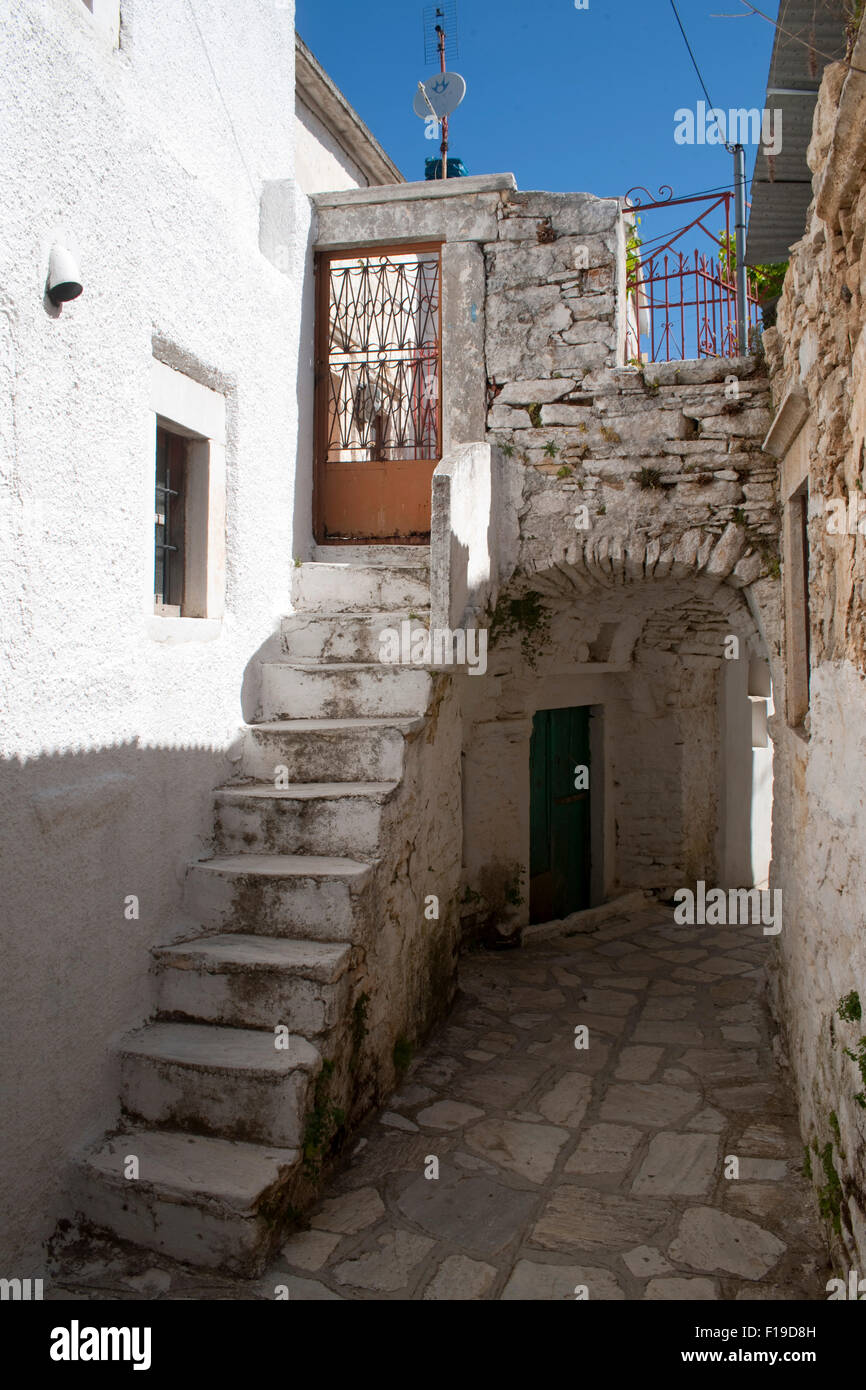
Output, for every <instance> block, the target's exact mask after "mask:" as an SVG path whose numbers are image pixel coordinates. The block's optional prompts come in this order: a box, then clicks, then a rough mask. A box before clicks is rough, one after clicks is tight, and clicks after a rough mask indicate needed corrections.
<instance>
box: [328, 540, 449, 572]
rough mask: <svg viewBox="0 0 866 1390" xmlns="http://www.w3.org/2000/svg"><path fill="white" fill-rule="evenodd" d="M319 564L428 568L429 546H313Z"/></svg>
mask: <svg viewBox="0 0 866 1390" xmlns="http://www.w3.org/2000/svg"><path fill="white" fill-rule="evenodd" d="M312 559H313V560H314V561H315V562H318V563H319V564H323V563H324V564H337V565H370V566H373V565H375V566H381V565H385V566H387V567H389V568H391V567H393V566H395V565H396V566H398V567H399V568H406V567H409V568H413V569H415V568H417V569H429V568H430V547H429V545H314V546H313V554H312Z"/></svg>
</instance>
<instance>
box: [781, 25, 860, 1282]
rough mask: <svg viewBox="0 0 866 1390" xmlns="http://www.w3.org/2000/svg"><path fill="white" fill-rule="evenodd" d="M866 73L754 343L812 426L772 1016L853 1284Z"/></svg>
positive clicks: (785, 756)
mask: <svg viewBox="0 0 866 1390" xmlns="http://www.w3.org/2000/svg"><path fill="white" fill-rule="evenodd" d="M864 57H866V40H864V36H863V34H862V33H861V35H860V38H859V39H858V42H857V46H856V48H855V52H854V55H853V63H854V69H852V71H850V72H847V74H846V69H845V68H844V67H843V66H842V65H841V64H835V65H833V66H831V67H829V68H828V69H827V70H826V72H825V75H824V79H823V83H822V87H821V91H820V95H819V99H818V103H817V106H816V112H815V121H814V126H813V135H812V142H811V145H810V147H809V152H808V159H809V165H810V168H811V169H812V171H813V189H814V191H815V195H816V197H815V200H814V201H813V203H812V206H811V208H810V211H809V214H808V218H807V225H806V231H805V235H804V236H803V238H802V239H801V240H800V241H799V242H798V243H796V245H795V246H794V247H793V248H792V255H791V261H790V267H789V270H788V274H787V276H786V279H785V284H784V290H783V294H782V297H781V300H780V302H779V306H778V313H777V322H776V326H775V328H774V329H771V330H769V331H768V332H766V333H765V335H764V339H765V344H766V351H767V358H768V362H769V366H770V375H771V382H772V388H773V397H774V402H775V404H776V406H777V408H778V407H779V406H781V403H782V402H783V400H784V399H785V397H786V394H787V393H788V392H789V391H792V390H793V391H794V392H799V393H801V394H802V396H803V397H804V398H805V405H806V407H807V410H808V419H807V421H806V423H805V424H804V425H803V436H804V438H805V441H806V448H807V451H808V486H809V522H808V530H809V546H808V549H809V558H808V583H809V608H810V616H811V625H810V626H811V631H810V642H811V682H810V709H809V713H808V715H807V717H806V724H805V727H804V728H802V729H800V730H798V731H795V730H793V729H791V728H789V727H788V725H787V723H786V722H785V720H784V719H783V718H782V717H777V719H776V720H775V721H774V723H775V727H774V728H773V730H772V734H773V739H774V742H775V748H776V786H777V791H776V803H775V804H776V814H775V818H774V834H773V870H772V872H773V881H774V884H775V886H778V887H780V888H781V889H782V892H783V895H784V908H785V928H784V930H783V932H782V934H781V936H780V938H779V958H778V971H777V975H776V978H775V981H774V999H775V1007H776V1010H777V1012H778V1015H779V1017H780V1018H781V1019H782V1020H783V1023H784V1027H785V1031H786V1035H787V1045H788V1053H789V1057H790V1062H791V1065H792V1067H793V1071H794V1076H795V1079H796V1085H797V1089H798V1092H799V1099H800V1106H801V1119H802V1127H803V1135H804V1140H805V1142H806V1144H807V1146H808V1167H809V1169H810V1170H811V1173H812V1177H813V1180H814V1183H815V1186H816V1188H817V1189H818V1191H819V1193H820V1196H821V1204H822V1209H823V1211H824V1214H825V1216H826V1217H827V1222H828V1230H829V1232H830V1234H831V1237H832V1238H833V1240H834V1244H835V1248H836V1257H837V1263H838V1264H839V1265H840V1267H845V1266H846V1265H848V1266H850V1265H853V1266H855V1267H857V1268H858V1269H859V1270H860V1272H861V1273H862V1272H863V1270H864V1267H866V1108H864V1103H866V1084H864V1082H866V1078H864V1075H863V1072H864V1069H866V1067H864V1065H863V1064H861V1065H859V1066H858V1063H857V1061H856V1060H855V1058H856V1056H857V1055H858V1054H860V1055H862V1053H863V1050H864V1047H866V1044H864V1043H863V1042H862V1041H861V1040H862V1038H863V1035H864V1034H866V1024H864V1022H863V1020H862V1017H860V1018H858V1017H857V1014H858V1012H859V1011H860V1010H862V1003H866V877H864V873H863V866H862V849H863V842H864V833H866V831H864V827H866V818H864V801H866V795H864V793H866V772H864V768H866V734H864V728H866V686H864V677H866V607H864V599H866V537H864V535H863V531H866V525H864V526H862V528H861V527H860V526H859V525H858V517H859V516H862V512H863V510H866V505H864V506H862V507H861V504H862V503H863V496H862V494H863V488H864V486H866V475H864V448H866V444H864V440H866V381H864V370H863V368H864V364H866V332H864V322H866V148H864V136H863V132H864V130H866V85H864V79H863V76H862V73H860V72H857V71H856V69H857V68H860V69H862V68H863V66H864ZM783 467H784V465H783ZM832 499H838V500H839V501H841V503H842V504H843V505H844V506H845V508H846V509H848V508H849V507H850V512H849V516H850V515H852V514H853V517H854V525H853V527H852V528H850V529H849V533H848V534H840V535H835V534H832V533H831V532H830V531H829V530H828V526H827V521H828V503H829V502H830V501H831V500H832ZM786 562H787V557H785V556H783V564H784V563H786ZM782 674H783V673H781V672H780V675H782ZM777 703H778V702H777ZM852 992H854V993H856V995H857V996H858V998H859V1001H861V1003H860V1007H859V1009H858V1007H857V1005H856V1004H855V1003H854V1001H849V1005H848V1007H847V1009H845V1008H843V1010H842V1014H840V1011H839V1010H840V1001H841V1000H842V999H843V998H845V997H848V996H850V995H851V994H852ZM846 1049H847V1051H846ZM849 1053H854V1057H852V1056H850V1055H849ZM858 1095H859V1096H860V1097H861V1099H860V1100H859V1101H858V1099H857V1096H858Z"/></svg>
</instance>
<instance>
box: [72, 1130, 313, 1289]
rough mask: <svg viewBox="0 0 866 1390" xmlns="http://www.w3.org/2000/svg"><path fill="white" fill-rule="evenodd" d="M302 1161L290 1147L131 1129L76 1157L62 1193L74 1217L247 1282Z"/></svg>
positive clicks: (264, 1253)
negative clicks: (132, 1161) (133, 1162)
mask: <svg viewBox="0 0 866 1390" xmlns="http://www.w3.org/2000/svg"><path fill="white" fill-rule="evenodd" d="M130 1157H135V1158H136V1159H137V1160H138V1177H137V1179H136V1180H131V1179H130V1178H129V1176H128V1172H129V1166H128V1160H129V1158H130ZM300 1160H301V1155H300V1152H299V1151H298V1150H297V1149H294V1148H290V1149H283V1148H272V1147H263V1146H259V1145H257V1144H243V1143H238V1142H233V1141H230V1140H227V1139H212V1138H210V1137H207V1136H205V1135H198V1134H181V1133H177V1132H175V1131H171V1130H148V1129H131V1130H129V1131H127V1132H126V1133H123V1134H115V1135H112V1136H109V1137H107V1138H105V1139H103V1140H101V1141H100V1142H99V1143H98V1144H95V1145H92V1146H91V1147H89V1148H88V1149H86V1150H85V1151H84V1152H83V1153H82V1154H80V1155H79V1156H78V1158H77V1160H76V1162H75V1164H74V1166H73V1171H72V1175H71V1182H70V1187H71V1194H70V1195H71V1197H72V1202H73V1209H74V1211H75V1212H76V1213H77V1215H78V1216H79V1218H81V1217H83V1218H84V1219H85V1220H86V1221H87V1222H88V1223H89V1225H91V1226H93V1227H96V1228H98V1229H100V1230H105V1231H108V1232H110V1233H111V1234H112V1235H114V1236H116V1237H118V1238H119V1239H120V1240H125V1241H130V1242H133V1243H134V1244H136V1245H140V1246H145V1247H146V1248H147V1249H148V1250H155V1251H157V1252H159V1253H160V1254H162V1255H166V1256H168V1257H169V1258H170V1259H173V1260H183V1261H188V1262H189V1263H190V1264H195V1265H201V1266H204V1267H206V1268H211V1269H213V1268H222V1269H226V1270H229V1271H230V1272H231V1273H233V1274H237V1275H240V1276H241V1277H243V1278H251V1277H252V1276H254V1275H256V1274H260V1273H261V1272H262V1269H263V1268H264V1265H265V1264H266V1262H267V1260H268V1258H269V1257H270V1255H271V1253H272V1250H273V1247H274V1245H275V1243H276V1241H277V1239H278V1236H279V1221H278V1219H277V1217H278V1214H279V1210H280V1206H281V1204H282V1205H285V1197H284V1196H283V1195H282V1194H284V1193H285V1192H286V1189H287V1187H288V1185H289V1180H290V1178H291V1175H292V1174H293V1172H294V1171H296V1169H297V1168H298V1166H299V1164H300ZM281 1197H282V1202H281Z"/></svg>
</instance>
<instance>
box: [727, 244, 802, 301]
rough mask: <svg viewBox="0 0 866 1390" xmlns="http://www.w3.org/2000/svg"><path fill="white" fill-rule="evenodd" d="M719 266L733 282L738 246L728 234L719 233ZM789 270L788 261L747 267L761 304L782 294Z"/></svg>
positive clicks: (747, 272)
mask: <svg viewBox="0 0 866 1390" xmlns="http://www.w3.org/2000/svg"><path fill="white" fill-rule="evenodd" d="M719 266H720V268H721V271H722V274H723V275H724V277H725V279H726V280H728V281H732V280H733V278H734V276H735V275H736V273H737V246H736V242H735V240H734V238H733V237H732V236H731V235H730V233H728V232H719ZM787 269H788V262H787V261H780V262H779V263H778V265H750V266H747V267H746V275H747V277H748V280H749V285H750V288H751V290H752V293H753V294H754V296H755V298H756V299H757V301H758V303H759V304H763V303H764V302H765V301H766V300H768V299H775V297H776V295H777V294H781V293H782V284H783V283H784V279H785V271H786V270H787Z"/></svg>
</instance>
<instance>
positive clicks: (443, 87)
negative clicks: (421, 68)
mask: <svg viewBox="0 0 866 1390" xmlns="http://www.w3.org/2000/svg"><path fill="white" fill-rule="evenodd" d="M418 88H419V90H418V91H417V92H416V93H415V100H414V101H413V103H412V110H413V111H414V112H415V115H416V116H420V117H421V119H422V120H427V118H428V117H429V116H431V115H435V116H436V118H437V119H438V120H440V121H441V120H442V119H443V117H445V116H450V115H451V112H452V111H456V110H457V107H458V106H459V105H460V103H461V101H462V100H463V98H464V97H465V95H466V83H465V81H464V79H463V78H462V77H461V76H460V73H459V72H437V73H435V74H434V76H433V77H428V78H427V81H426V82H419V83H418ZM425 95H426V98H427V99H426V101H425ZM431 107H432V108H433V110H432V111H431V109H430V108H431Z"/></svg>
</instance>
